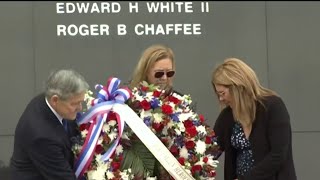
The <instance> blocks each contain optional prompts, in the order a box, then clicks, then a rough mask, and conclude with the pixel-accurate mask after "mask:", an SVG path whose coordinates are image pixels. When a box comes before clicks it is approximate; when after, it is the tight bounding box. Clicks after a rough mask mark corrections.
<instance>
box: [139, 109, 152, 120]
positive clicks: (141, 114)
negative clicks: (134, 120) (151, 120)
mask: <svg viewBox="0 0 320 180" xmlns="http://www.w3.org/2000/svg"><path fill="white" fill-rule="evenodd" d="M150 116H152V114H151V111H150V110H148V111H145V110H144V109H142V111H141V113H140V118H141V119H144V118H145V117H150Z"/></svg>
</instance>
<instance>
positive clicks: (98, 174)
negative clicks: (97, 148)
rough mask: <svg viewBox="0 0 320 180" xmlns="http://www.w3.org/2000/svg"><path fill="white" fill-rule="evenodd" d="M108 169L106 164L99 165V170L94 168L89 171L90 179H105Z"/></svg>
mask: <svg viewBox="0 0 320 180" xmlns="http://www.w3.org/2000/svg"><path fill="white" fill-rule="evenodd" d="M106 171H107V167H106V166H103V165H101V166H98V167H97V170H92V171H89V172H88V176H89V179H94V180H105V172H106Z"/></svg>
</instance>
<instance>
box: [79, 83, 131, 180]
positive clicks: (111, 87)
mask: <svg viewBox="0 0 320 180" xmlns="http://www.w3.org/2000/svg"><path fill="white" fill-rule="evenodd" d="M120 82H121V81H120V80H119V79H118V78H114V77H111V78H109V79H108V81H107V86H106V87H104V86H103V85H101V84H97V85H96V86H95V89H96V90H97V97H96V98H95V99H93V100H92V102H91V105H92V107H91V108H90V109H89V110H88V111H87V112H86V113H84V114H83V115H82V116H81V117H80V118H79V119H77V124H78V125H80V124H84V123H88V122H89V121H92V123H91V125H90V128H89V130H88V134H87V137H86V140H85V143H84V145H83V147H82V150H81V152H80V155H79V157H78V159H77V160H76V163H75V173H76V177H77V178H80V177H82V176H83V174H84V171H85V170H86V169H87V168H88V166H89V165H90V163H91V160H92V158H93V155H94V152H95V148H96V145H97V142H98V139H99V136H100V134H101V131H102V127H103V124H104V122H105V121H106V119H107V117H108V114H109V112H110V111H111V109H112V107H113V106H114V105H115V104H117V103H119V104H123V103H125V102H126V101H127V100H128V99H129V98H131V91H130V90H129V89H128V88H118V87H119V84H120ZM115 114H116V119H117V123H118V132H119V134H118V136H117V139H116V140H115V141H114V142H113V144H112V145H111V146H110V148H109V149H108V150H107V152H106V153H105V154H104V155H103V156H102V160H103V161H107V160H108V159H109V158H110V156H111V155H112V154H113V152H114V151H115V149H116V147H117V145H118V144H119V141H120V138H121V136H122V132H123V128H124V120H122V119H121V118H120V116H119V115H118V114H117V113H115Z"/></svg>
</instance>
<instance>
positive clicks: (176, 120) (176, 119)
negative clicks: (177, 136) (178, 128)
mask: <svg viewBox="0 0 320 180" xmlns="http://www.w3.org/2000/svg"><path fill="white" fill-rule="evenodd" d="M178 115H179V114H178V113H174V114H171V115H170V117H171V119H172V121H174V122H180V119H179V117H178Z"/></svg>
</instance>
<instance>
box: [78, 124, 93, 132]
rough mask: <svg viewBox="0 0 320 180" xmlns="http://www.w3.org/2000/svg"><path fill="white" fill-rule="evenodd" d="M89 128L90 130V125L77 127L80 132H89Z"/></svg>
mask: <svg viewBox="0 0 320 180" xmlns="http://www.w3.org/2000/svg"><path fill="white" fill-rule="evenodd" d="M89 128H90V123H85V124H81V125H80V127H79V129H80V131H84V130H85V129H86V130H89Z"/></svg>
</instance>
